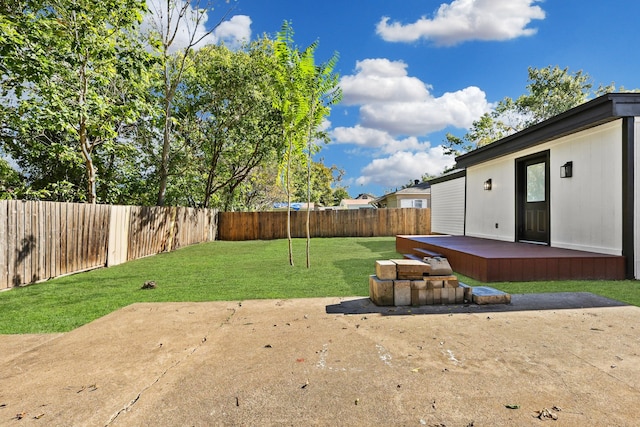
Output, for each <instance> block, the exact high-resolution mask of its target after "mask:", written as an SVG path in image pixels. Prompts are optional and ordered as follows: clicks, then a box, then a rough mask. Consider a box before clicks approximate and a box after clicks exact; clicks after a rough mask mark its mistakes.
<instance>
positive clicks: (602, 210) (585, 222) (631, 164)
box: [430, 93, 640, 279]
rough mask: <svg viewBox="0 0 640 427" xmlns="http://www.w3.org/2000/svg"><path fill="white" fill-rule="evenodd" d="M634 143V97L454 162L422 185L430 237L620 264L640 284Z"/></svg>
mask: <svg viewBox="0 0 640 427" xmlns="http://www.w3.org/2000/svg"><path fill="white" fill-rule="evenodd" d="M636 141H640V94H634V93H624V94H607V95H603V96H601V97H598V98H596V99H594V100H592V101H589V102H587V103H585V104H583V105H580V106H578V107H575V108H573V109H571V110H569V111H566V112H565V113H562V114H560V115H558V116H556V117H553V118H551V119H548V120H546V121H544V122H542V123H539V124H537V125H535V126H532V127H530V128H528V129H525V130H523V131H521V132H519V133H516V134H514V135H511V136H508V137H506V138H503V139H501V140H499V141H496V142H494V143H492V144H489V145H487V146H484V147H481V148H478V149H476V150H474V151H471V152H469V153H466V154H463V155H461V156H459V157H457V158H456V162H457V168H458V169H459V170H458V171H456V172H454V173H452V174H449V175H445V176H442V177H439V178H437V179H435V180H431V181H430V183H431V197H432V231H433V232H434V233H443V234H454V235H465V236H472V237H481V238H488V239H495V240H503V241H510V242H520V241H521V242H530V243H537V244H543V245H549V246H552V247H558V248H566V249H576V250H581V251H587V252H595V253H602V254H609V255H622V256H624V257H625V258H626V276H627V277H629V278H636V279H637V278H640V230H638V227H639V226H640V150H639V149H636ZM635 254H638V256H636V255H635Z"/></svg>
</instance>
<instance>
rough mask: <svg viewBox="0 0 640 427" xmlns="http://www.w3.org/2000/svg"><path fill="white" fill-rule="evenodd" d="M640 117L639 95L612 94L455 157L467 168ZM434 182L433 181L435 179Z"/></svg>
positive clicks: (460, 166) (460, 164)
mask: <svg viewBox="0 0 640 427" xmlns="http://www.w3.org/2000/svg"><path fill="white" fill-rule="evenodd" d="M634 116H640V94H638V93H610V94H607V95H602V96H600V97H598V98H596V99H593V100H591V101H589V102H586V103H584V104H582V105H579V106H577V107H574V108H572V109H571V110H568V111H565V112H564V113H562V114H559V115H557V116H555V117H552V118H550V119H548V120H545V121H544V122H541V123H538V124H537V125H534V126H531V127H529V128H527V129H524V130H522V131H520V132H518V133H515V134H513V135H510V136H507V137H506V138H502V139H500V140H498V141H496V142H493V143H491V144H489V145H485V146H484V147H480V148H478V149H475V150H473V151H470V152H468V153H466V154H463V155H461V156H458V157H456V167H458V168H466V167H469V166H473V165H477V164H480V163H484V162H486V161H489V160H492V159H495V158H498V157H502V156H506V155H508V154H512V153H515V152H517V151H520V150H523V149H525V148H529V147H533V146H536V145H539V144H542V143H545V142H547V141H550V140H553V139H557V138H561V137H563V136H566V135H570V134H572V133H576V132H580V131H582V130H585V129H589V128H592V127H595V126H599V125H601V124H604V123H607V122H611V121H613V120H617V119H619V118H623V117H634ZM432 182H433V181H432Z"/></svg>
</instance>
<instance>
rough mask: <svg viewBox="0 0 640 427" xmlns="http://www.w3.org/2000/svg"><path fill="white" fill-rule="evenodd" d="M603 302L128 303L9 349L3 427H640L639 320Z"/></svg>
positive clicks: (1, 396)
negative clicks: (453, 305)
mask: <svg viewBox="0 0 640 427" xmlns="http://www.w3.org/2000/svg"><path fill="white" fill-rule="evenodd" d="M589 295H590V294H589ZM514 297H516V296H515V295H514ZM517 300H518V298H514V299H513V303H512V304H511V306H514V305H515V304H516V303H517ZM607 301H610V300H604V299H603V301H601V304H592V305H596V306H597V307H592V308H568V309H556V308H552V309H534V308H531V309H529V310H518V311H475V312H458V313H455V312H453V311H451V312H446V311H445V312H435V311H431V312H429V311H424V312H422V313H420V314H416V313H413V312H411V313H408V312H406V313H403V314H396V312H387V313H383V312H380V311H377V309H376V308H375V307H372V306H371V305H367V303H366V300H365V299H363V298H320V299H296V300H281V301H278V300H260V301H242V302H210V303H171V304H150V303H144V304H134V305H132V306H129V307H126V308H124V309H121V310H119V311H117V312H114V313H112V314H110V315H108V316H105V317H103V318H101V319H98V320H96V321H94V322H92V323H90V324H88V325H85V326H83V327H81V328H78V329H76V330H74V331H72V332H69V333H66V334H63V335H59V336H55V337H52V339H48V340H45V341H43V342H41V343H40V344H36V345H35V346H33V345H28V346H27V347H25V350H24V351H22V352H20V350H16V347H15V346H14V347H13V348H5V347H0V425H16V426H18V425H19V426H23V425H41V426H45V425H46V426H51V425H65V426H67V425H103V426H107V425H113V426H117V425H122V426H131V425H161V426H164V425H166V426H175V425H196V426H202V425H283V424H286V425H356V426H360V425H362V426H372V425H416V426H419V425H428V426H434V425H438V426H441V425H445V426H468V425H473V426H474V427H478V426H513V425H518V426H529V425H531V426H539V425H541V422H542V421H541V419H539V418H538V416H540V413H542V414H543V415H542V417H543V418H544V415H546V414H549V413H553V414H555V416H556V417H557V419H558V425H563V426H584V425H618V426H635V425H637V424H638V419H639V417H638V414H637V402H639V401H640V333H639V331H638V328H640V326H639V325H640V308H638V307H632V306H624V305H619V306H606V304H607ZM592 302H593V301H592ZM356 307H357V308H358V310H359V311H360V312H359V313H355V311H356V310H355V309H354V308H356ZM469 308H470V307H467V309H469ZM384 309H385V310H392V309H393V308H390V307H384ZM403 309H404V307H403ZM406 309H407V310H410V309H411V307H407V308H406ZM445 309H446V307H445ZM341 310H342V312H341ZM483 310H484V308H483ZM349 312H351V313H354V314H345V313H349ZM391 314H394V315H391ZM1 338H2V337H0V345H1V344H2V339H1ZM24 338H25V339H26V340H28V339H29V337H24ZM13 339H16V338H15V337H14V338H13ZM16 351H18V352H19V354H15V352H16ZM8 352H14V354H13V355H8V354H7V353H8ZM545 409H546V410H547V411H549V412H543V411H544V410H545Z"/></svg>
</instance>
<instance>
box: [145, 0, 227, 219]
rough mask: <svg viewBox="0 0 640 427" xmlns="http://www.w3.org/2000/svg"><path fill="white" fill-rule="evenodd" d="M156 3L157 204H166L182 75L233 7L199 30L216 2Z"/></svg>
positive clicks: (153, 36)
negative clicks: (184, 33) (192, 54)
mask: <svg viewBox="0 0 640 427" xmlns="http://www.w3.org/2000/svg"><path fill="white" fill-rule="evenodd" d="M227 3H228V1H227ZM156 4H157V5H158V6H157V7H153V8H152V9H151V14H152V29H151V31H150V34H149V38H150V42H151V44H152V45H153V46H155V48H156V54H157V56H158V59H159V67H158V73H159V75H160V78H159V79H158V80H157V82H158V83H159V84H158V85H157V87H156V90H155V91H154V93H155V94H156V95H157V96H158V101H159V103H160V109H161V113H160V115H159V117H160V121H161V125H160V128H161V129H162V131H161V132H162V137H161V141H162V143H161V148H160V150H159V153H158V154H159V159H158V162H157V165H156V168H157V179H158V194H157V200H156V203H157V205H158V206H162V205H164V204H165V199H166V195H167V186H168V183H169V177H170V175H171V174H172V172H174V171H172V170H171V162H172V158H171V157H172V155H173V146H172V143H173V141H172V138H173V135H174V132H173V127H174V121H175V120H174V117H173V115H174V105H173V103H174V98H175V96H176V91H177V90H178V87H179V85H180V84H181V82H182V78H183V76H184V74H185V72H187V71H189V70H188V67H189V66H190V62H189V61H188V60H187V59H188V57H189V55H190V54H191V53H192V52H193V51H194V50H196V49H197V48H198V47H201V45H202V44H203V41H204V40H205V39H206V38H207V37H209V36H210V34H211V33H213V31H215V29H216V28H217V27H218V26H219V25H220V24H221V23H222V21H223V20H224V18H225V17H226V16H227V14H228V13H229V12H230V10H227V12H226V13H225V14H224V16H223V17H222V18H221V19H220V21H218V23H217V24H216V25H213V26H211V28H210V29H209V30H207V31H205V32H198V29H199V28H200V27H201V26H202V25H204V24H205V23H206V22H207V20H208V15H209V12H208V11H209V10H213V2H212V1H211V2H210V1H200V0H162V1H160V2H158V3H156ZM183 31H186V36H187V37H186V40H182V39H181V38H180V37H179V36H180V35H181V34H182V32H183ZM179 40H180V41H179ZM174 145H175V144H174Z"/></svg>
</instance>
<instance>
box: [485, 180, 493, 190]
mask: <svg viewBox="0 0 640 427" xmlns="http://www.w3.org/2000/svg"><path fill="white" fill-rule="evenodd" d="M491 185H492V184H491V178H489V179H488V180H486V181H485V182H484V189H485V190H486V191H489V190H491Z"/></svg>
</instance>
